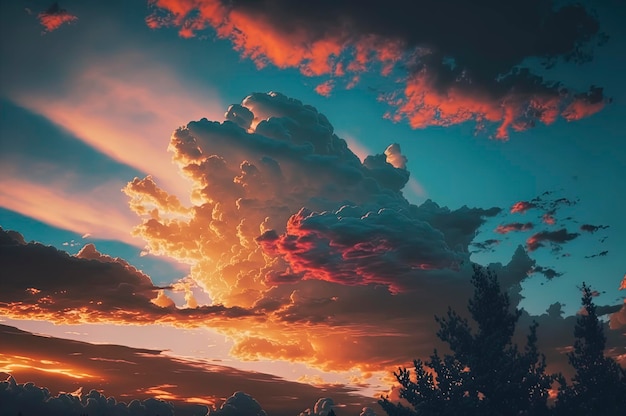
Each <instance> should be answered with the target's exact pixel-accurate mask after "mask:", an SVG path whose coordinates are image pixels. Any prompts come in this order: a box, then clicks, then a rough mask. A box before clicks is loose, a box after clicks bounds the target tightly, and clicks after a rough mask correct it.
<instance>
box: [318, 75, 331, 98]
mask: <svg viewBox="0 0 626 416" xmlns="http://www.w3.org/2000/svg"><path fill="white" fill-rule="evenodd" d="M334 87H335V81H333V80H332V79H329V80H328V81H324V82H322V83H321V84H319V85H318V86H317V87H315V92H316V93H318V94H319V95H322V96H324V97H330V94H331V93H332V91H333V88H334Z"/></svg>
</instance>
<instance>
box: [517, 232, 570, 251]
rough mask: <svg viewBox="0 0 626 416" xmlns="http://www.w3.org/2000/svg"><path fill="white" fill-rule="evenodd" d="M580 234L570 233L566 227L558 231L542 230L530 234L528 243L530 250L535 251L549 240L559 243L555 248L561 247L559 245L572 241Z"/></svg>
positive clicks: (552, 242)
mask: <svg viewBox="0 0 626 416" xmlns="http://www.w3.org/2000/svg"><path fill="white" fill-rule="evenodd" d="M579 235H580V234H578V233H568V232H567V230H566V229H565V228H562V229H560V230H558V231H541V232H539V233H536V234H533V235H532V236H530V237H529V238H528V239H527V240H526V245H527V247H528V251H535V250H537V249H538V248H539V247H543V245H544V244H543V243H544V242H546V241H547V242H550V243H551V244H553V245H557V247H555V248H556V249H559V248H560V247H559V246H558V245H560V244H564V243H566V242H568V241H571V240H573V239H575V238H576V237H578V236H579Z"/></svg>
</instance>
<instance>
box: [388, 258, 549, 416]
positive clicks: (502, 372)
mask: <svg viewBox="0 0 626 416" xmlns="http://www.w3.org/2000/svg"><path fill="white" fill-rule="evenodd" d="M472 283H473V285H474V289H475V290H474V296H473V298H472V299H471V300H470V302H469V306H468V310H469V312H470V315H471V317H472V319H473V321H475V325H474V328H472V326H471V325H470V323H469V322H468V321H467V320H466V319H464V318H462V317H461V316H460V315H458V314H457V313H456V312H455V311H453V310H451V309H449V310H448V313H447V316H446V317H443V318H435V319H436V320H437V322H438V323H439V325H440V329H439V331H438V333H437V336H438V337H439V338H440V339H441V340H442V341H444V342H446V343H447V344H448V345H449V347H450V350H451V351H452V353H453V354H452V355H447V354H446V355H444V356H443V357H441V356H440V355H439V354H438V352H437V351H436V350H435V351H434V353H433V354H432V355H431V357H430V360H429V361H426V362H423V361H421V360H416V361H414V365H415V371H414V374H415V381H413V380H412V379H411V372H410V371H409V370H407V369H402V368H400V369H399V371H398V372H397V373H394V375H395V376H396V379H397V380H398V382H399V383H400V384H401V386H402V387H401V390H400V396H401V397H402V398H404V399H406V400H407V401H408V402H409V403H410V404H411V406H412V408H409V407H405V406H402V405H401V404H394V403H391V402H390V401H389V400H388V399H387V398H382V399H381V400H380V401H379V403H380V405H381V406H382V407H383V409H384V410H385V411H386V412H387V414H388V415H390V416H396V415H397V416H400V415H402V416H408V415H420V416H422V415H425V416H427V415H461V414H462V415H484V416H489V415H494V416H495V415H497V416H504V415H543V414H548V413H549V409H548V406H547V398H548V390H549V389H550V387H551V385H552V383H553V381H554V380H555V379H556V377H555V376H553V375H549V374H546V372H545V368H546V364H545V357H544V356H543V355H541V354H539V352H538V351H537V347H536V341H537V336H536V328H537V325H536V324H533V325H532V326H531V327H530V331H529V335H528V338H527V344H526V347H525V348H524V350H523V351H520V350H519V348H518V347H517V345H516V344H515V343H514V342H513V333H514V332H515V326H516V324H517V321H518V319H519V317H520V314H521V312H520V311H519V310H517V309H516V310H513V311H512V310H511V308H510V302H509V297H508V295H507V294H506V293H503V292H502V291H501V290H500V285H499V283H498V280H497V277H496V275H495V274H494V273H492V272H491V271H489V270H486V269H483V268H480V267H478V266H476V267H475V268H474V275H473V276H472ZM426 367H429V368H430V369H431V370H433V372H432V373H430V372H429V371H428V370H427V368H426Z"/></svg>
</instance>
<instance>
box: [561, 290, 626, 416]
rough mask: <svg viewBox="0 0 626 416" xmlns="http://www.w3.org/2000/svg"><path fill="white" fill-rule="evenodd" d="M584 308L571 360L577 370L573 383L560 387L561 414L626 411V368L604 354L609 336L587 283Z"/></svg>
mask: <svg viewBox="0 0 626 416" xmlns="http://www.w3.org/2000/svg"><path fill="white" fill-rule="evenodd" d="M582 292H583V296H582V305H583V310H582V311H581V313H580V314H579V316H578V319H577V320H576V327H575V329H574V336H575V337H576V340H575V341H574V350H573V351H572V352H570V353H569V354H568V355H569V357H568V358H569V362H570V364H571V365H572V367H574V369H575V370H576V375H575V376H574V378H573V379H572V384H571V385H569V386H567V385H563V387H562V388H561V389H560V391H559V395H558V400H557V403H556V409H555V410H556V413H557V414H558V415H607V416H610V415H623V414H626V370H625V369H623V368H621V367H620V366H619V364H618V363H617V362H616V361H615V360H614V359H612V358H610V357H605V356H604V350H605V348H606V336H605V335H604V330H603V324H602V322H600V320H598V315H597V313H596V305H595V304H594V303H593V293H592V291H591V288H590V287H589V286H587V285H586V284H585V283H583V286H582Z"/></svg>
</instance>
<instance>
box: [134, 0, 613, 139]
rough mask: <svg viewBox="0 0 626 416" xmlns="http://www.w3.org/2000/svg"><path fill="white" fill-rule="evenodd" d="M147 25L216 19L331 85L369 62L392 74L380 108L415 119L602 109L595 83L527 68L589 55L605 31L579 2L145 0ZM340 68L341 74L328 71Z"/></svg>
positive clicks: (196, 27)
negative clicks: (583, 85) (570, 84)
mask: <svg viewBox="0 0 626 416" xmlns="http://www.w3.org/2000/svg"><path fill="white" fill-rule="evenodd" d="M150 3H151V4H152V5H153V6H154V8H153V13H152V14H151V15H150V16H148V18H147V19H146V22H147V24H148V26H150V27H151V28H158V27H162V26H170V25H172V26H176V27H178V28H179V29H180V30H179V34H180V36H182V37H193V36H195V35H196V34H197V33H198V32H200V31H203V30H205V29H207V28H212V29H213V30H214V31H215V33H216V34H217V36H218V37H220V38H225V39H229V40H230V41H231V42H232V43H233V46H234V48H235V49H236V50H238V51H239V52H240V53H241V54H242V55H243V56H245V57H248V58H250V59H252V60H253V61H254V62H255V63H256V64H257V66H259V67H263V66H265V65H268V64H273V65H275V66H277V67H279V68H289V67H295V68H298V69H300V71H301V72H302V73H303V74H305V75H309V76H324V77H326V78H328V77H331V78H330V79H327V81H324V82H323V83H322V84H319V85H318V87H317V88H316V89H317V91H318V92H319V93H320V94H322V95H328V94H329V93H330V87H331V85H335V84H337V85H338V84H340V83H341V84H342V85H344V86H345V87H346V88H351V87H353V86H354V83H355V80H358V78H359V75H360V74H361V73H363V72H365V71H371V70H376V71H379V72H380V73H381V74H382V75H383V76H389V78H390V79H391V78H394V79H399V80H400V81H397V82H396V83H395V86H394V87H392V88H391V90H389V91H388V92H387V93H386V94H383V95H382V96H381V97H380V98H381V99H383V100H384V101H386V102H388V103H389V104H390V105H391V107H392V110H391V111H390V112H389V113H388V114H387V117H389V118H391V119H393V120H396V121H400V120H407V121H408V122H409V124H410V125H411V126H412V127H414V128H422V127H427V126H432V125H443V126H446V125H451V124H457V123H462V122H466V121H475V122H476V123H477V126H478V128H479V129H480V128H483V127H485V126H486V125H491V124H497V128H496V130H495V133H494V135H495V137H497V138H499V139H506V138H507V137H508V136H509V132H510V131H511V130H515V131H520V130H525V129H527V128H529V127H532V126H533V125H535V124H536V123H545V124H550V123H553V122H554V121H555V120H556V119H557V118H558V117H563V118H564V119H566V120H577V119H580V118H582V117H586V116H588V115H591V114H593V113H595V112H597V111H599V110H601V109H602V107H603V106H604V104H605V102H606V99H605V97H604V95H603V91H602V88H599V87H596V86H591V87H590V88H589V90H588V91H587V92H580V91H572V90H570V89H568V88H567V87H566V86H564V85H562V84H561V83H560V82H558V80H556V81H548V80H546V79H544V78H542V77H541V76H539V75H536V74H535V73H533V72H532V71H531V70H529V69H528V68H526V67H524V66H525V65H528V61H529V60H533V59H534V60H538V61H540V62H541V65H542V66H544V67H546V68H550V67H551V66H552V65H554V64H555V63H556V62H557V61H559V60H564V61H569V62H573V63H579V62H585V61H588V60H591V58H592V52H593V44H594V43H596V42H601V41H603V40H604V37H603V35H602V34H601V33H600V28H599V23H598V21H597V20H596V18H595V17H594V15H593V14H592V12H590V11H589V10H587V9H586V8H585V7H584V6H583V5H581V4H579V3H576V4H560V3H559V4H558V5H557V2H555V1H548V2H546V1H543V0H532V1H522V0H515V1H507V2H501V1H497V0H489V1H483V2H480V3H479V4H477V3H474V2H466V1H462V0H455V1H452V2H450V1H448V2H443V3H442V2H437V1H432V0H420V1H407V0H392V1H390V2H384V3H380V2H365V3H360V4H359V5H358V6H356V7H355V3H354V2H352V1H348V0H340V1H337V0H323V1H318V2H314V3H309V2H295V3H294V2H292V1H289V0H278V1H276V0H263V1H249V0H235V1H225V0H152V1H151V2H150ZM334 78H336V80H337V82H336V83H334V84H331V83H330V82H329V81H330V80H333V79H334Z"/></svg>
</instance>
